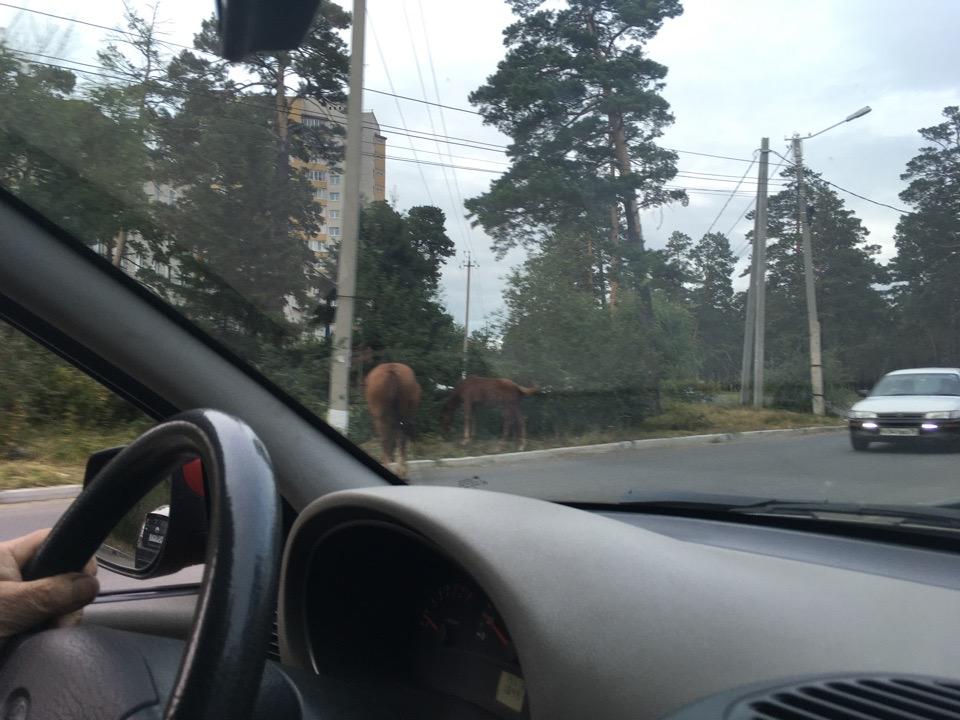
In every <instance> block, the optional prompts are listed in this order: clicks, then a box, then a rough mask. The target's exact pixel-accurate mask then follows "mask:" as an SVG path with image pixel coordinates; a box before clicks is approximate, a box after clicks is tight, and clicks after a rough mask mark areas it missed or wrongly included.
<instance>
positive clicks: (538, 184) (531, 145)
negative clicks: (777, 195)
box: [467, 0, 685, 312]
mask: <svg viewBox="0 0 960 720" xmlns="http://www.w3.org/2000/svg"><path fill="white" fill-rule="evenodd" d="M511 5H512V7H513V10H514V13H515V14H516V15H517V16H518V18H519V19H518V20H517V21H516V22H515V23H514V24H513V25H511V26H510V27H508V28H507V29H506V30H505V31H504V45H505V46H506V47H507V54H506V57H505V58H504V59H503V60H502V61H501V62H500V64H499V65H498V67H497V71H496V72H495V73H494V74H493V75H491V76H490V77H489V78H488V79H487V82H486V84H485V85H483V86H482V87H480V88H479V89H477V90H476V91H474V92H473V93H472V94H471V96H470V101H471V102H472V103H474V104H475V105H477V106H478V107H479V108H480V112H481V114H482V115H483V117H484V121H485V122H486V123H488V124H491V125H495V126H496V127H497V128H498V129H500V130H501V131H502V132H503V133H505V134H506V135H509V136H510V137H511V138H512V143H511V144H510V146H509V147H508V150H507V154H508V157H509V158H510V161H511V166H510V169H509V170H508V171H507V172H506V173H504V174H503V175H502V176H500V177H499V178H497V180H495V181H494V182H493V183H492V185H491V187H490V189H489V190H488V191H487V192H486V193H484V194H483V195H480V196H479V197H476V198H472V199H470V200H468V201H467V209H468V210H469V211H470V212H471V213H472V214H473V215H474V216H475V217H476V218H477V221H478V222H479V223H480V224H482V225H483V227H484V228H485V229H486V230H487V232H488V233H490V235H491V237H492V238H493V240H494V247H495V248H496V249H497V250H498V251H499V252H500V253H504V252H506V251H507V250H508V249H510V248H511V247H513V246H515V245H517V244H526V245H529V246H538V245H540V244H542V242H543V241H544V239H545V238H547V237H549V236H551V235H552V234H554V233H556V232H565V233H570V234H573V235H577V236H579V237H581V238H582V239H581V242H582V244H583V245H584V246H585V248H584V250H583V251H582V252H583V254H584V255H586V256H588V257H600V258H602V257H603V256H604V255H605V256H606V258H607V260H608V262H607V263H606V264H607V267H606V268H604V267H603V265H604V263H603V262H602V260H601V263H600V268H599V269H600V270H601V271H603V272H605V274H606V275H608V276H609V295H610V301H611V303H612V304H616V302H617V299H618V292H619V288H620V284H621V268H622V265H623V264H624V262H626V261H627V260H628V259H632V261H633V263H634V268H633V273H634V276H635V278H638V279H639V287H638V290H639V291H640V292H641V294H642V295H644V296H645V297H646V304H647V309H648V312H649V310H650V308H649V305H650V301H649V287H648V286H647V284H646V278H647V275H648V268H647V263H646V258H645V256H644V245H643V235H642V231H641V228H640V219H639V209H640V208H645V207H655V206H658V205H662V204H664V203H666V202H669V201H671V200H683V199H684V198H685V196H684V194H683V192H682V191H676V190H668V189H666V188H665V187H664V185H665V183H666V182H668V181H669V180H670V179H672V178H673V177H674V175H675V174H676V154H675V153H673V152H672V151H669V150H665V149H663V148H661V147H659V146H657V144H656V140H657V138H658V137H659V136H660V135H661V133H662V132H663V129H664V128H665V127H666V126H667V125H668V124H669V123H670V122H671V121H672V116H671V114H670V111H669V106H668V104H667V102H666V100H664V99H663V97H662V96H661V94H660V91H661V90H662V88H663V78H664V77H665V75H666V72H667V70H666V68H665V67H664V66H663V65H660V64H659V63H657V62H655V61H653V60H651V59H650V58H649V57H647V56H646V54H645V46H646V43H647V42H648V41H649V40H650V39H651V38H652V37H653V36H654V35H655V34H656V33H657V31H658V30H659V29H660V26H661V25H662V23H663V21H664V20H665V19H667V18H670V17H675V16H677V15H679V14H680V12H681V9H680V4H679V2H678V0H615V1H614V2H608V3H604V4H602V5H599V4H597V3H594V2H589V1H587V0H570V1H569V2H567V3H566V4H565V5H564V6H563V7H562V8H560V9H545V8H543V7H542V5H543V3H542V2H541V0H513V2H512V3H511ZM598 248H599V249H600V252H599V253H598V252H597V249H598Z"/></svg>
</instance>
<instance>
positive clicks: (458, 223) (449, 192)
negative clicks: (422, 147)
mask: <svg viewBox="0 0 960 720" xmlns="http://www.w3.org/2000/svg"><path fill="white" fill-rule="evenodd" d="M401 9H402V11H403V21H404V24H405V25H406V27H407V38H408V39H409V41H410V51H411V54H412V55H413V63H414V66H415V67H416V70H417V79H418V80H419V81H420V92H421V93H423V97H424V100H426V99H428V96H427V84H426V83H425V82H424V81H423V71H422V70H421V68H420V55H419V53H418V52H417V43H416V38H414V35H413V28H412V27H411V26H410V16H409V14H408V13H407V6H406V3H401ZM432 105H435V103H427V104H426V111H427V122H429V124H430V132H431V133H432V134H433V135H434V141H433V143H434V146H435V147H436V148H437V154H438V155H439V156H440V158H441V159H442V158H443V152H442V150H441V148H440V141H439V140H438V139H437V138H436V134H437V128H436V126H435V125H434V123H433V113H432V112H431V111H430V107H431V106H432ZM441 110H442V108H441ZM450 164H451V165H452V164H453V162H452V161H451V162H450ZM440 172H441V174H442V175H443V184H444V186H445V187H446V190H447V197H448V198H449V200H450V207H451V209H453V211H454V212H455V213H456V219H454V221H453V222H454V224H455V226H456V228H457V230H458V231H459V234H460V241H461V243H462V244H463V245H466V246H467V247H469V248H470V250H473V245H472V243H471V242H470V238H469V237H468V236H467V233H466V232H465V231H464V228H463V219H462V218H461V216H460V212H459V210H458V208H457V201H456V199H455V198H454V196H453V188H452V187H451V186H450V178H449V177H448V176H447V168H446V167H441V168H440ZM451 172H455V171H454V170H453V169H452V168H451Z"/></svg>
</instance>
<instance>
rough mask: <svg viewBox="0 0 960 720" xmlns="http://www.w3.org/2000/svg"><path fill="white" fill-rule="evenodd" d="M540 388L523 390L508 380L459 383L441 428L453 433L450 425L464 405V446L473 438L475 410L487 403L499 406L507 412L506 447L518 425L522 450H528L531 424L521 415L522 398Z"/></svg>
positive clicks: (470, 379)
mask: <svg viewBox="0 0 960 720" xmlns="http://www.w3.org/2000/svg"><path fill="white" fill-rule="evenodd" d="M535 392H537V388H536V387H523V386H521V385H517V383H515V382H514V381H513V380H508V379H506V378H486V377H476V376H473V375H471V376H470V377H466V378H464V379H463V380H461V381H460V382H459V383H457V386H456V387H455V388H454V389H453V393H451V395H450V397H449V398H448V399H447V402H446V404H445V405H444V407H443V416H442V418H441V427H442V429H443V432H444V434H446V433H447V432H448V431H449V430H450V423H451V421H452V420H453V414H454V412H456V410H457V405H461V404H462V405H463V444H464V445H466V444H468V443H469V442H470V441H471V440H472V439H473V407H474V405H479V404H487V405H499V406H500V411H501V412H502V413H503V435H502V437H501V438H500V443H501V444H503V443H504V442H506V440H507V436H508V435H509V434H510V426H511V425H515V426H516V433H517V442H518V449H519V450H523V449H525V448H526V447H527V422H526V420H525V419H524V417H523V413H521V412H520V398H522V397H525V396H528V395H533V394H534V393H535Z"/></svg>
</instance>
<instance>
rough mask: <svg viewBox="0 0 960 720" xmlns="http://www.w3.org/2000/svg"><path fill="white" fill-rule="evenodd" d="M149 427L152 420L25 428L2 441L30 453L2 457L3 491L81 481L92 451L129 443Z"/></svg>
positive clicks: (0, 446) (6, 446) (4, 447)
mask: <svg viewBox="0 0 960 720" xmlns="http://www.w3.org/2000/svg"><path fill="white" fill-rule="evenodd" d="M147 427H149V424H148V423H144V424H142V425H140V424H137V425H131V426H130V427H127V428H122V429H115V430H89V429H77V428H68V427H64V428H62V429H54V428H35V429H30V430H27V431H24V432H22V433H20V434H18V435H17V437H16V438H14V439H12V440H11V439H6V441H5V442H3V443H0V449H2V450H9V449H10V448H16V449H17V450H18V451H19V452H22V453H24V454H25V455H26V457H24V458H22V459H17V460H0V490H10V489H13V488H24V487H42V486H46V485H72V484H76V483H81V482H83V469H84V467H85V465H86V462H87V457H89V456H90V454H91V453H94V452H96V451H97V450H104V449H105V448H109V447H114V446H117V445H125V444H126V443H128V442H130V441H131V440H133V439H134V438H135V437H137V436H138V435H139V434H140V433H141V432H143V430H145V429H146V428H147Z"/></svg>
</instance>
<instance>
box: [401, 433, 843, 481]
mask: <svg viewBox="0 0 960 720" xmlns="http://www.w3.org/2000/svg"><path fill="white" fill-rule="evenodd" d="M846 429H847V428H846V427H845V426H843V425H840V426H836V425H819V426H816V427H806V428H787V429H783V430H749V431H746V432H734V433H715V434H712V435H686V436H683V437H669V438H646V439H643V440H623V441H621V442H612V443H602V444H598V445H576V446H572V447H559V448H547V449H545V450H527V451H526V452H512V453H500V454H498V455H473V456H470V457H462V458H446V459H442V460H411V461H410V462H408V463H407V465H408V466H409V467H410V469H411V470H413V469H426V468H452V467H469V466H483V465H500V464H509V463H522V462H527V461H530V460H548V459H551V458H558V457H569V456H576V455H599V454H602V453H608V452H615V451H617V450H650V449H654V448H661V447H673V446H676V447H684V446H688V445H716V444H719V443H728V442H734V441H736V440H743V439H748V438H752V437H769V436H777V435H813V434H817V433H828V432H838V431H841V430H846Z"/></svg>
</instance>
